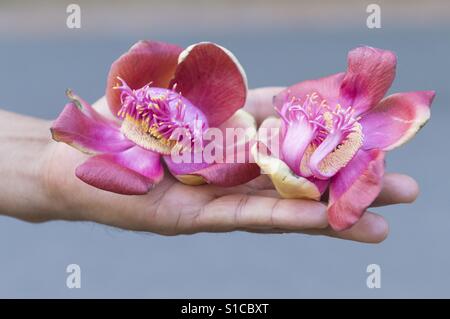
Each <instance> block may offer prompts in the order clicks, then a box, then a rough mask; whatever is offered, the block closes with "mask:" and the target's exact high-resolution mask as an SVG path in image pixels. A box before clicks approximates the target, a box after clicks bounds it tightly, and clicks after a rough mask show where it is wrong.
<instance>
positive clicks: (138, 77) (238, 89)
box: [51, 41, 260, 194]
mask: <svg viewBox="0 0 450 319" xmlns="http://www.w3.org/2000/svg"><path fill="white" fill-rule="evenodd" d="M246 94H247V79H246V76H245V73H244V71H243V69H242V67H241V66H240V64H239V62H238V61H237V59H236V58H235V57H234V56H233V54H232V53H230V52H229V51H228V50H226V49H224V48H222V47H220V46H218V45H216V44H213V43H206V42H204V43H199V44H195V45H192V46H190V47H188V48H187V49H185V50H182V49H181V48H180V47H178V46H176V45H172V44H167V43H161V42H155V41H141V42H138V43H137V44H135V45H134V46H133V47H132V48H131V49H130V50H129V51H128V52H127V53H125V54H124V55H122V56H121V57H119V58H118V59H117V60H116V61H115V62H114V63H113V64H112V66H111V69H110V72H109V75H108V79H107V88H106V99H107V102H108V105H109V108H110V110H111V111H112V113H113V114H115V115H116V116H117V119H116V120H111V119H108V118H105V117H104V116H102V115H100V114H99V113H97V112H96V111H95V110H94V108H93V107H92V106H91V105H89V104H88V103H87V102H86V101H84V100H83V99H81V98H80V97H79V96H76V95H75V94H74V93H72V92H69V94H68V96H69V98H70V99H71V102H70V103H68V104H67V105H66V106H65V108H64V110H63V111H62V113H61V114H60V115H59V117H58V118H57V119H56V121H55V122H54V123H53V126H52V128H51V131H52V135H53V138H54V139H55V140H56V141H60V142H64V143H67V144H69V145H71V146H73V147H75V148H77V149H79V150H80V151H83V152H85V153H88V154H91V155H93V156H91V157H89V158H88V159H87V161H86V162H84V163H83V164H81V165H80V166H78V167H77V169H76V172H75V173H76V176H77V177H78V178H80V179H81V180H83V181H84V182H86V183H88V184H90V185H92V186H95V187H97V188H100V189H103V190H107V191H111V192H115V193H120V194H145V193H147V192H148V191H149V190H150V188H151V187H152V186H153V185H154V184H156V183H158V182H159V181H160V180H161V179H162V178H163V175H164V169H163V165H162V163H161V159H162V158H163V159H164V160H165V162H166V163H167V167H168V169H169V171H170V172H171V173H172V174H173V175H174V176H175V177H176V178H178V179H179V180H180V181H182V182H183V183H186V184H195V185H198V184H202V183H212V184H216V185H220V186H234V185H238V184H242V183H245V182H247V181H249V180H251V179H253V178H255V177H257V176H258V175H259V172H260V169H259V167H258V166H257V165H256V164H255V163H250V162H248V161H247V162H245V163H230V161H228V160H226V159H224V160H223V161H215V162H207V161H205V160H203V158H202V160H201V161H200V162H194V163H179V162H176V161H173V160H172V158H171V151H172V150H173V149H174V148H176V147H177V146H179V145H180V144H179V143H180V142H181V140H180V137H178V138H175V137H173V134H172V133H174V131H175V130H177V129H183V130H184V132H185V133H186V134H184V135H182V136H183V137H184V138H185V140H184V141H183V143H184V144H183V145H184V146H185V144H186V139H189V141H190V142H192V143H204V141H203V139H202V137H203V134H204V133H205V132H207V131H208V130H210V129H212V128H215V129H219V130H221V131H225V130H226V129H227V128H236V127H240V128H247V129H250V131H254V134H255V135H256V124H255V121H254V119H253V117H252V116H251V115H249V114H248V113H246V112H244V111H243V110H241V108H242V107H243V106H244V103H245V99H246ZM233 142H234V144H233V143H232V144H231V145H226V146H225V148H229V147H233V146H234V145H236V144H238V143H244V144H245V145H247V146H248V145H249V143H250V141H239V140H238V141H234V140H233ZM201 145H202V144H201ZM183 149H185V148H183ZM188 151H189V152H194V148H192V149H189V150H188ZM200 151H201V149H200ZM196 152H198V149H196Z"/></svg>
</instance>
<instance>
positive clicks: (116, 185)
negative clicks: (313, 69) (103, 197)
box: [75, 146, 164, 195]
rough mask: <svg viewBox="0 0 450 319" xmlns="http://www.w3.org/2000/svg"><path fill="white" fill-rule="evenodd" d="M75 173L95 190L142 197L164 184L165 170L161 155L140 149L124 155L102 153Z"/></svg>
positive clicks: (135, 148) (136, 147) (134, 148)
mask: <svg viewBox="0 0 450 319" xmlns="http://www.w3.org/2000/svg"><path fill="white" fill-rule="evenodd" d="M75 174H76V175H77V177H78V178H80V179H81V180H82V181H84V182H85V183H87V184H89V185H92V186H94V187H97V188H100V189H103V190H106V191H110V192H114V193H118V194H124V195H142V194H146V193H148V191H149V190H150V188H151V187H152V186H153V185H154V184H156V183H158V182H159V181H161V179H162V178H163V175H164V170H163V167H162V165H161V161H160V156H159V154H156V153H153V152H151V151H147V150H144V149H142V148H140V147H139V146H135V147H133V148H130V149H128V150H126V151H124V152H122V153H115V154H102V155H97V156H94V157H91V158H89V159H88V160H87V161H86V162H85V163H83V164H82V165H80V166H78V167H77V169H76V172H75Z"/></svg>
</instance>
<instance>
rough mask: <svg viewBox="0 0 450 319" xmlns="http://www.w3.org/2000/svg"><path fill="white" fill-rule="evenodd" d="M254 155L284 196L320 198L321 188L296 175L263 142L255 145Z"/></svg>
mask: <svg viewBox="0 0 450 319" xmlns="http://www.w3.org/2000/svg"><path fill="white" fill-rule="evenodd" d="M252 155H253V158H254V159H255V161H256V163H257V164H258V166H259V167H260V168H261V170H262V173H264V174H267V175H268V176H269V177H270V179H271V180H272V183H273V185H274V186H275V189H276V190H277V192H278V193H279V194H280V195H281V196H282V197H283V198H303V199H313V200H320V195H321V192H320V190H319V188H318V187H317V186H316V185H315V184H314V183H312V182H311V181H309V180H308V179H306V178H304V177H301V176H298V175H295V174H294V173H293V172H292V170H291V169H290V168H289V166H288V165H287V164H286V163H285V162H283V161H282V160H280V159H278V158H276V157H274V156H272V155H271V154H270V152H269V151H267V149H265V145H264V144H263V143H261V142H259V143H258V144H255V145H253V147H252Z"/></svg>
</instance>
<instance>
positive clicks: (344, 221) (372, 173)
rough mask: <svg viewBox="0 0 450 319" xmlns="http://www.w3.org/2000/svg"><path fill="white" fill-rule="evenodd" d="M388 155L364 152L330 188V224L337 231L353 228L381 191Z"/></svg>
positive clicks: (348, 165) (379, 152) (355, 158)
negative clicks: (385, 157) (385, 161)
mask: <svg viewBox="0 0 450 319" xmlns="http://www.w3.org/2000/svg"><path fill="white" fill-rule="evenodd" d="M383 173H384V152H382V151H379V150H371V151H364V150H360V151H359V152H358V153H357V154H356V155H355V157H353V159H352V160H351V161H350V162H349V163H348V164H347V166H345V167H344V168H342V169H341V170H340V171H339V172H338V173H337V174H336V175H335V176H334V177H333V179H332V181H331V184H330V198H329V203H328V221H329V223H330V225H331V227H332V228H333V229H334V230H337V231H340V230H344V229H347V228H349V227H351V226H352V225H353V224H354V223H356V222H357V221H358V220H359V218H360V217H361V215H362V213H363V212H364V211H365V210H366V208H367V207H369V205H370V204H371V203H372V202H373V201H374V200H375V198H376V197H377V196H378V194H379V193H380V191H381V183H382V177H383Z"/></svg>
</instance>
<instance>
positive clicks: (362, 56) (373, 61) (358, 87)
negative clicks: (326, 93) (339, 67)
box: [341, 46, 397, 115]
mask: <svg viewBox="0 0 450 319" xmlns="http://www.w3.org/2000/svg"><path fill="white" fill-rule="evenodd" d="M396 65H397V57H396V56H395V54H394V53H393V52H391V51H387V50H381V49H376V48H372V47H368V46H364V47H359V48H356V49H353V50H351V51H350V52H349V53H348V69H347V72H346V73H345V77H344V79H343V81H342V86H341V96H342V98H343V99H344V100H345V103H344V104H346V106H347V105H351V106H353V108H354V109H355V110H356V111H357V115H358V114H362V113H364V112H366V111H368V110H369V109H370V108H372V107H374V106H375V105H377V104H378V102H379V101H380V100H381V99H382V98H383V96H384V95H385V94H386V92H387V90H388V89H389V88H390V86H391V84H392V82H393V81H394V78H395V68H396Z"/></svg>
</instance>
